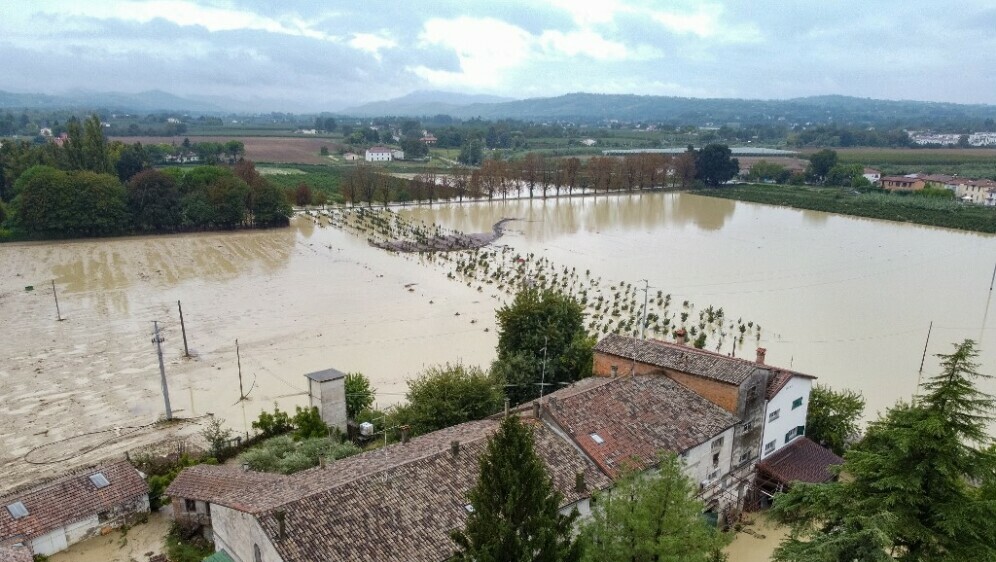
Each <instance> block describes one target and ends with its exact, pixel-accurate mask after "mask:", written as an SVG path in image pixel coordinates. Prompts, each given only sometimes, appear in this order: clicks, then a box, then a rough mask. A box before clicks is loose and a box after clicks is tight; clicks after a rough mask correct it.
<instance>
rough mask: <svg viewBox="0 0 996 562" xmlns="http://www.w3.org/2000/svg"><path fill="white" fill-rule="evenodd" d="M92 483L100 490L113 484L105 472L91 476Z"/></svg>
mask: <svg viewBox="0 0 996 562" xmlns="http://www.w3.org/2000/svg"><path fill="white" fill-rule="evenodd" d="M90 482H92V483H93V485H94V486H96V487H97V489H98V490H99V489H101V488H106V487H108V486H110V485H111V482H110V481H109V480H108V479H107V477H106V476H104V473H103V472H98V473H96V474H91V475H90Z"/></svg>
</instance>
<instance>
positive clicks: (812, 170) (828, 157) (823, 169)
mask: <svg viewBox="0 0 996 562" xmlns="http://www.w3.org/2000/svg"><path fill="white" fill-rule="evenodd" d="M836 165H837V151H836V150H830V149H829V148H825V149H823V150H821V151H819V152H817V153H815V154H813V155H812V156H810V157H809V166H807V167H806V175H807V176H809V177H810V178H811V179H812V180H813V181H816V182H820V183H822V182H823V181H824V180H825V179H826V177H827V174H829V173H830V170H831V169H832V168H833V167H834V166H836Z"/></svg>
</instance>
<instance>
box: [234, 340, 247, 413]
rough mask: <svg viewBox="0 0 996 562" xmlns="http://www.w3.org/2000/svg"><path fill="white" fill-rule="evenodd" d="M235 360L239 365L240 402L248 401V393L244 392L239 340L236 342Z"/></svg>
mask: <svg viewBox="0 0 996 562" xmlns="http://www.w3.org/2000/svg"><path fill="white" fill-rule="evenodd" d="M235 360H236V362H238V365H239V402H241V401H243V400H245V399H246V393H245V392H243V390H242V356H241V355H239V340H235Z"/></svg>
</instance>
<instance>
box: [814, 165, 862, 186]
mask: <svg viewBox="0 0 996 562" xmlns="http://www.w3.org/2000/svg"><path fill="white" fill-rule="evenodd" d="M864 171H865V169H864V166H862V165H861V164H836V165H834V167H833V168H830V171H829V172H827V175H826V177H825V178H824V180H823V183H825V184H826V185H835V186H841V187H857V183H858V181H859V180H863V179H865V176H864Z"/></svg>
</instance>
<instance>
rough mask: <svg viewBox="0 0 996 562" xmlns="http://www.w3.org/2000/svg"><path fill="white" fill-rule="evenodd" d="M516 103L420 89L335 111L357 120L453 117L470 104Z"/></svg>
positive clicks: (481, 95)
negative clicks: (380, 117) (401, 117)
mask: <svg viewBox="0 0 996 562" xmlns="http://www.w3.org/2000/svg"><path fill="white" fill-rule="evenodd" d="M511 101H516V100H515V99H514V98H503V97H501V96H489V95H484V94H460V93H456V92H443V91H436V90H428V91H427V90H419V91H415V92H412V93H410V94H407V95H404V96H401V97H399V98H394V99H389V100H383V101H375V102H371V103H365V104H363V105H358V106H356V107H350V108H347V109H343V110H341V111H338V112H337V113H341V114H343V115H352V116H356V117H379V116H383V115H413V116H416V115H454V114H455V113H460V112H461V110H462V108H465V107H467V106H473V105H495V104H502V103H506V102H511Z"/></svg>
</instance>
